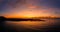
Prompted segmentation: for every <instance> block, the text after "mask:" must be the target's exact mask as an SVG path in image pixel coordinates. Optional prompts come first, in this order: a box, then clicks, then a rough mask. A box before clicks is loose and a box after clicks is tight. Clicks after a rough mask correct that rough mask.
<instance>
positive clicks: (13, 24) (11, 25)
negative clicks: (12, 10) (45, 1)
mask: <svg viewBox="0 0 60 32" xmlns="http://www.w3.org/2000/svg"><path fill="white" fill-rule="evenodd" d="M43 20H45V21H6V27H7V28H8V29H9V30H15V31H32V30H35V31H36V30H37V31H38V30H41V31H42V30H48V29H55V28H60V27H59V26H60V19H43Z"/></svg>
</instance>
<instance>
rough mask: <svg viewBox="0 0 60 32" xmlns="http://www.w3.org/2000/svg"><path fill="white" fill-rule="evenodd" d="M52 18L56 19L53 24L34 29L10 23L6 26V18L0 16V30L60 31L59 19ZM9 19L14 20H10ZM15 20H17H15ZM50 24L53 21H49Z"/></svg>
mask: <svg viewBox="0 0 60 32" xmlns="http://www.w3.org/2000/svg"><path fill="white" fill-rule="evenodd" d="M53 20H54V21H56V24H55V25H54V26H52V27H46V28H39V29H40V30H36V29H28V28H24V27H22V26H18V25H17V26H18V27H17V26H16V24H14V25H15V26H14V25H13V24H11V25H8V24H7V25H8V26H6V18H4V17H2V18H0V28H1V29H0V32H60V19H53ZM9 21H10V20H9ZM11 21H15V20H11ZM31 21H32V20H31ZM39 21H40V20H39ZM49 21H50V20H49ZM16 22H17V20H16ZM51 24H53V23H51ZM16 27H17V28H16Z"/></svg>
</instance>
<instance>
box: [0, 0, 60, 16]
mask: <svg viewBox="0 0 60 32" xmlns="http://www.w3.org/2000/svg"><path fill="white" fill-rule="evenodd" d="M0 16H6V17H20V16H24V17H25V16H26V17H28V16H29V17H34V16H37V17H38V16H57V17H60V0H0Z"/></svg>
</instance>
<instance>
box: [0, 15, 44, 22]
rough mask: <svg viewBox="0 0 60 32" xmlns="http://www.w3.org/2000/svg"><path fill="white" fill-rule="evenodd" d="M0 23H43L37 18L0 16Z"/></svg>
mask: <svg viewBox="0 0 60 32" xmlns="http://www.w3.org/2000/svg"><path fill="white" fill-rule="evenodd" d="M0 21H44V20H41V19H37V18H34V19H33V18H5V17H3V16H0Z"/></svg>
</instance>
